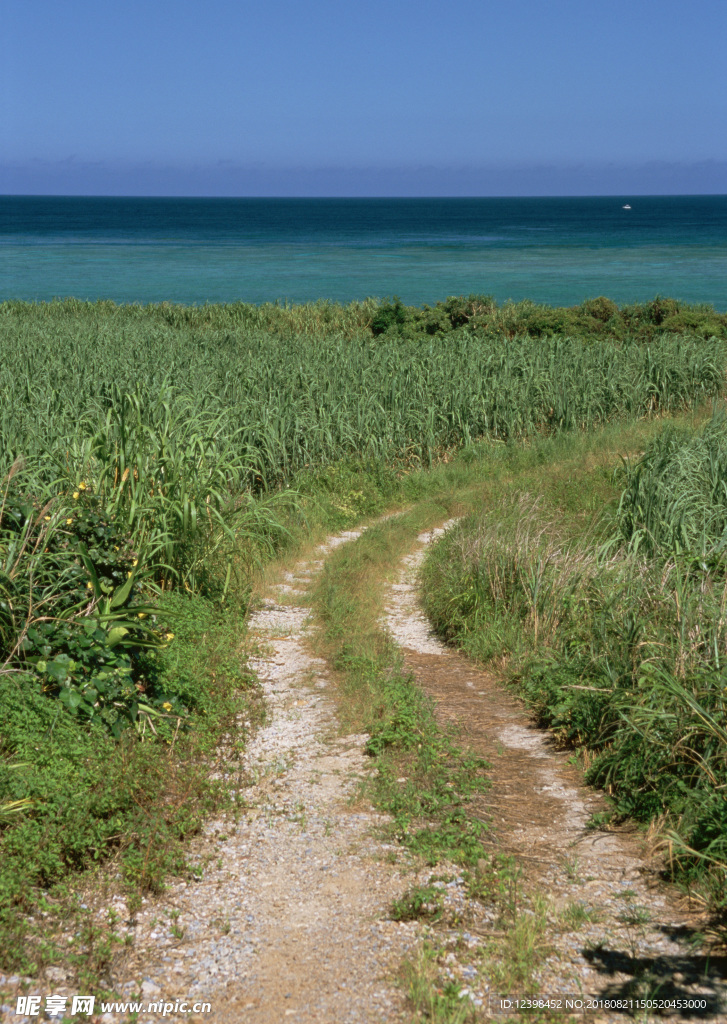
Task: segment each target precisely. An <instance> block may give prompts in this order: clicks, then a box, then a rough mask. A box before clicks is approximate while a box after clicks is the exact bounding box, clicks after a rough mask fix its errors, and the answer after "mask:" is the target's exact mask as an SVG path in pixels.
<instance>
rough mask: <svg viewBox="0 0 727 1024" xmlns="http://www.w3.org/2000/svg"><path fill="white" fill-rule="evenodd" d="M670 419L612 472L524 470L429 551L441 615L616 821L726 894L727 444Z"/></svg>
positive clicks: (720, 905)
mask: <svg viewBox="0 0 727 1024" xmlns="http://www.w3.org/2000/svg"><path fill="white" fill-rule="evenodd" d="M726 446H727V426H725V423H724V421H723V419H722V418H720V417H719V416H717V417H716V418H715V419H713V420H712V421H710V422H708V423H707V424H706V425H705V426H703V427H701V428H699V429H696V430H695V429H694V427H688V426H686V425H684V426H681V427H678V428H677V427H672V426H667V427H666V428H665V429H664V430H663V431H662V432H660V433H658V434H657V435H656V436H655V437H653V438H652V439H651V440H650V441H648V442H647V443H645V444H643V445H638V446H635V447H634V448H632V449H631V451H635V452H636V453H638V454H637V455H636V456H634V457H632V459H631V460H630V461H627V462H626V463H625V465H624V466H623V468H622V469H620V470H619V469H618V467H616V469H617V471H616V472H615V474H614V473H613V472H612V473H611V475H610V476H608V477H607V476H605V475H604V473H603V469H602V468H601V467H599V466H590V467H589V466H588V465H587V464H583V465H582V467H581V470H580V472H578V473H577V474H574V476H573V477H572V478H571V479H568V480H565V479H564V473H563V469H564V467H563V466H562V465H561V466H560V467H558V470H557V472H556V475H555V476H553V475H551V474H550V473H549V472H541V473H539V474H530V475H528V474H524V475H522V476H521V477H520V478H519V479H517V480H514V481H512V483H511V484H510V486H509V487H506V488H504V489H502V490H501V491H500V493H499V495H498V496H497V497H496V498H493V499H491V500H487V499H486V500H485V502H484V503H483V505H484V507H483V509H481V510H480V511H478V512H477V513H475V514H474V515H472V516H471V517H470V518H469V519H467V520H466V521H464V522H462V523H461V525H460V526H459V527H458V528H456V529H455V530H453V531H451V532H450V533H449V534H448V536H447V537H446V538H445V539H444V540H443V541H442V542H441V543H440V544H439V545H438V546H437V547H436V548H435V549H434V550H433V551H432V552H431V553H430V555H429V559H428V563H427V565H426V567H425V571H424V575H423V579H424V590H425V599H426V605H427V609H428V611H429V614H430V616H431V618H432V619H433V621H434V622H435V624H436V625H437V627H438V628H439V629H440V631H441V632H443V633H444V634H445V635H446V636H447V637H448V638H450V639H452V640H454V641H455V642H456V643H458V644H459V645H461V646H462V647H463V648H464V649H465V650H467V651H468V652H469V653H470V654H472V655H473V656H475V657H477V658H478V659H480V660H482V661H485V662H494V663H496V664H499V665H500V666H502V667H503V668H504V671H505V674H506V676H507V677H508V678H509V679H510V680H511V681H512V684H513V685H514V686H516V688H517V689H518V691H519V692H520V693H521V694H522V695H523V696H524V697H525V698H526V700H527V701H528V703H529V704H530V706H531V707H532V708H533V709H534V710H535V712H536V713H537V715H538V717H539V718H540V720H541V722H542V723H543V724H544V725H548V726H550V727H551V728H552V729H554V730H555V731H556V733H557V735H558V736H559V737H560V740H561V741H562V742H563V743H564V744H570V745H572V746H575V747H576V748H578V749H581V750H583V751H584V752H585V753H586V758H587V760H586V763H587V776H586V777H587V779H588V780H589V781H591V782H592V783H593V784H595V785H598V786H600V787H602V788H604V789H605V790H606V791H607V793H609V794H610V796H611V798H612V801H613V807H614V815H615V816H617V817H621V818H623V817H627V816H630V817H632V818H636V819H637V820H638V821H640V822H642V823H644V824H648V823H650V822H657V823H658V825H659V828H660V831H661V835H662V849H664V850H665V852H666V854H667V867H668V870H669V871H670V872H671V874H672V877H674V878H675V879H677V880H680V881H681V882H683V883H684V884H686V885H688V886H689V887H690V889H691V891H692V892H693V893H694V894H695V895H698V896H699V897H700V898H702V899H704V900H706V901H707V903H708V905H709V906H710V907H711V909H712V910H714V911H715V912H717V913H719V914H722V913H724V909H725V906H726V905H727V903H726V900H727V847H726V846H725V841H724V836H725V834H726V826H727V819H726V818H725V802H724V795H723V790H724V787H725V785H727V774H726V773H727V757H726V754H725V752H726V751H727V733H725V731H724V727H723V722H724V713H725V699H726V698H725V694H726V693H727V690H725V686H724V682H725V679H724V676H723V665H724V661H725V635H724V607H725V594H726V593H727V591H725V574H724V559H723V553H722V544H723V538H724V530H725V525H724V524H725V517H724V511H723V500H724V499H723V490H724V484H723V483H722V481H723V480H724V472H723V464H724V463H723V461H722V460H723V458H724V456H723V450H727V447H726Z"/></svg>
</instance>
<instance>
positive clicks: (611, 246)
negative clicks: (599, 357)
mask: <svg viewBox="0 0 727 1024" xmlns="http://www.w3.org/2000/svg"><path fill="white" fill-rule="evenodd" d="M626 206H629V207H630V209H625V208H624V207H626ZM475 292H477V293H482V294H488V295H494V296H495V298H496V299H497V300H498V301H500V302H503V301H505V300H507V299H514V300H518V299H524V298H529V299H533V300H534V301H536V302H546V303H552V304H567V305H571V304H575V303H579V302H582V301H583V300H584V299H586V298H589V297H593V296H595V295H607V296H609V297H610V298H612V299H614V300H616V301H617V302H619V303H624V302H633V301H644V300H647V299H650V298H653V297H654V295H656V294H661V295H669V296H673V297H675V298H679V299H683V300H686V301H688V302H707V303H712V304H713V305H714V306H716V307H717V309H719V310H726V309H727V196H646V197H645V196H641V197H639V196H631V197H629V196H622V197H612V196H609V197H599V198H582V197H579V198H552V199H551V198H547V199H542V198H538V199H178V198H168V199H165V198H149V199H140V198H101V197H89V198H78V197H68V198H64V197H56V196H53V197H51V196H48V197H18V196H6V197H0V299H29V300H47V299H52V298H55V297H65V296H75V297H77V298H81V299H114V300H116V301H117V302H140V303H146V302H164V301H167V302H183V303H205V302H232V301H237V300H243V301H246V302H270V301H275V300H282V301H285V300H287V301H290V302H305V301H309V300H315V299H332V300H337V301H340V302H348V301H350V300H352V299H363V298H366V297H367V296H377V297H380V298H381V297H385V296H394V295H398V296H399V297H400V298H401V299H402V300H403V301H404V302H407V303H415V304H421V303H424V302H429V303H431V302H435V301H437V300H438V299H442V298H445V297H446V296H447V295H461V294H469V293H475Z"/></svg>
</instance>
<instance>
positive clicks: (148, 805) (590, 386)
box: [0, 297, 727, 973]
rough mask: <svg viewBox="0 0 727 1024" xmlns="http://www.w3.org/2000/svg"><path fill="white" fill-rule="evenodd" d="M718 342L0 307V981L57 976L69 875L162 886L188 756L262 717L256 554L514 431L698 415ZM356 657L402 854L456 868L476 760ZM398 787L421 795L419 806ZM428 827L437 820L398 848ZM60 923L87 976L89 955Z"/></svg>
mask: <svg viewBox="0 0 727 1024" xmlns="http://www.w3.org/2000/svg"><path fill="white" fill-rule="evenodd" d="M726 341H727V318H725V316H724V315H722V314H717V313H715V312H714V311H713V310H711V309H708V308H706V307H704V308H703V307H699V308H695V307H686V306H681V305H679V304H678V303H673V302H671V301H670V300H661V299H660V300H655V302H654V303H650V304H647V305H644V306H639V307H632V308H630V309H623V310H618V309H617V308H616V307H613V304H609V303H608V300H594V302H593V303H591V304H584V306H583V307H577V308H576V309H574V310H551V309H549V308H548V307H537V306H533V305H532V304H528V303H521V304H518V305H511V306H505V307H500V308H498V307H496V306H495V304H494V303H493V302H492V301H491V300H489V299H487V298H481V297H470V298H468V299H450V300H447V302H445V303H440V304H438V305H437V306H436V307H433V308H431V309H424V310H413V309H411V308H410V307H403V306H402V305H401V304H400V303H396V302H393V303H384V304H378V303H374V302H367V303H361V304H354V305H352V306H347V307H339V306H335V305H332V304H327V303H320V304H315V305H311V306H302V307H290V308H286V307H279V306H267V307H266V306H263V307H255V306H249V305H244V304H235V305H230V306H222V307H217V306H211V307H201V308H186V307H175V306H168V305H165V304H163V305H161V306H153V307H134V306H115V305H114V304H113V303H95V304H91V303H80V302H77V301H75V300H66V301H63V302H54V303H48V304H39V305H33V304H24V303H4V304H0V344H1V345H2V351H3V360H2V363H1V364H0V396H2V401H1V402H0V836H1V838H0V948H2V949H3V950H4V955H3V962H2V963H0V969H2V968H6V969H12V970H21V971H23V972H26V973H33V972H34V971H36V970H38V969H40V968H41V967H42V966H43V965H44V964H46V963H50V962H56V959H57V957H58V956H60V955H61V953H60V952H59V948H58V945H57V943H56V939H55V938H54V929H53V928H52V927H50V926H49V925H48V920H49V919H55V918H58V919H59V920H60V919H61V918H62V917H63V915H64V914H66V915H74V914H75V915H77V914H79V913H81V911H80V910H79V909H78V906H79V904H78V901H77V900H75V897H74V896H73V890H74V886H76V885H77V880H78V879H79V878H80V877H81V876H82V875H83V873H84V872H88V871H92V870H95V869H96V868H97V867H98V865H101V864H104V863H106V862H111V863H113V864H114V870H116V871H117V872H118V875H119V878H120V880H121V883H120V884H123V885H125V886H126V887H127V889H128V891H129V893H131V894H132V896H133V894H137V896H138V894H139V893H140V892H143V891H144V890H145V889H155V888H159V887H160V886H161V885H163V879H164V875H165V873H166V872H168V871H170V870H180V869H181V867H182V865H183V863H184V854H183V850H184V846H183V843H184V840H185V838H186V837H188V836H189V835H190V834H192V833H193V832H194V831H195V830H196V829H197V828H198V827H199V823H200V821H201V820H202V818H203V816H204V814H205V813H207V811H208V810H209V809H210V808H211V807H213V806H219V805H220V804H219V801H223V800H224V799H226V797H225V793H224V791H223V788H222V787H219V786H217V787H216V786H215V785H213V784H211V783H210V782H209V772H208V760H209V758H210V757H212V756H213V754H212V752H213V751H214V750H216V749H217V747H218V745H219V743H220V741H221V739H222V737H223V736H225V735H228V734H229V732H230V730H231V728H232V724H233V723H234V722H235V721H237V720H239V718H240V717H242V718H243V719H246V720H248V721H254V719H255V715H256V714H257V713H258V711H257V699H256V690H255V683H254V680H253V679H252V678H251V676H250V675H249V674H248V673H247V671H246V669H245V656H246V652H245V649H244V643H242V644H241V643H240V642H239V641H238V640H237V639H235V636H236V634H238V633H239V632H240V629H239V627H240V624H241V623H242V622H243V621H244V616H245V613H246V610H247V605H248V602H249V598H250V594H251V591H252V586H253V581H254V578H255V574H256V572H257V571H258V570H259V569H260V567H261V566H262V565H263V564H265V562H267V561H268V560H269V559H271V558H272V557H274V556H275V555H276V554H279V553H280V552H281V551H284V550H286V549H289V548H290V547H292V546H293V545H294V544H295V543H297V541H298V540H299V539H300V538H301V537H302V536H304V535H305V534H306V533H310V531H314V530H316V529H324V528H325V529H336V528H340V527H344V526H348V525H352V524H353V523H355V522H357V521H359V520H361V519H362V518H365V517H367V516H373V515H375V514H377V513H379V512H382V511H384V509H386V508H387V507H391V506H392V505H394V504H396V503H397V502H401V501H404V500H406V499H407V497H411V496H412V495H416V494H420V495H423V494H425V492H426V487H427V486H428V485H427V484H426V483H424V481H425V480H426V479H427V474H418V473H416V472H415V471H416V470H419V469H421V468H427V467H430V466H434V465H437V464H439V463H446V462H447V461H448V460H451V459H452V458H453V456H454V455H455V453H457V452H458V451H460V450H461V451H462V455H461V457H460V458H459V459H458V460H457V463H456V465H458V466H459V467H460V468H463V469H466V468H467V467H470V468H469V469H467V472H470V471H471V467H472V466H474V465H475V464H477V463H479V462H481V461H482V460H485V461H487V460H489V459H491V458H496V459H497V458H499V457H500V456H499V455H497V456H493V455H492V453H493V452H494V451H495V449H497V450H498V451H499V450H500V449H502V450H506V451H507V452H509V453H511V454H512V453H515V452H517V451H519V450H520V449H519V447H518V445H519V443H520V442H524V441H526V440H527V439H528V438H538V437H545V438H552V437H556V436H559V435H560V434H562V433H563V432H566V431H573V430H575V429H582V430H586V429H588V428H593V427H597V426H599V425H601V424H603V423H605V422H607V421H609V420H613V419H620V418H629V417H630V418H634V417H643V416H651V417H653V416H656V415H664V414H667V413H676V412H679V411H681V410H684V409H687V408H690V407H692V406H695V405H698V404H700V403H703V402H704V401H707V400H710V399H713V398H715V397H716V396H718V395H719V394H720V393H721V392H722V389H723V382H724V362H725V343H726ZM480 439H485V441H480ZM493 444H494V447H493ZM538 450H540V449H538ZM513 457H514V456H513ZM418 488H424V490H423V491H422V490H418ZM624 516H626V513H625V512H624ZM621 522H622V524H623V523H626V522H627V519H626V518H623V520H622V521H621ZM624 528H625V527H624ZM639 529H640V527H639ZM640 543H641V542H640ZM659 543H662V542H661V541H659ZM619 544H620V545H621V548H623V550H624V551H626V550H627V549H628V550H630V548H629V545H631V547H634V545H635V542H634V543H632V541H631V539H630V538H629V537H626V536H625V535H623V536H622V537H621V540H620V541H619ZM617 547H618V545H617ZM615 550H616V549H614V552H615ZM619 550H621V549H620V548H619ZM641 550H642V551H643V552H644V554H643V555H639V556H638V557H646V554H645V552H646V548H645V547H643V544H641ZM611 557H612V558H616V557H620V558H622V559H626V558H627V557H632V556H631V555H628V556H627V555H626V554H622V555H618V556H617V555H616V554H615V553H614V554H612V555H611ZM633 557H636V556H633ZM649 557H656V556H651V555H650V556H649ZM665 564H666V563H665ZM679 571H681V569H680V570H679ZM330 614H331V615H332V613H330ZM331 622H333V618H332V619H331ZM331 628H333V627H331ZM331 642H332V640H331ZM371 642H372V644H373V646H372V647H371V648H370V649H367V650H366V651H364V653H363V654H361V652H360V651H358V650H357V651H353V652H351V651H349V652H348V653H346V652H345V651H341V652H339V654H338V655H337V657H339V659H342V660H343V661H346V659H347V658H348V659H349V661H350V665H349V669H350V671H351V673H354V674H355V673H359V677H358V678H359V682H358V683H357V684H356V686H355V687H352V690H351V693H353V691H354V690H357V691H361V690H362V689H366V688H367V687H373V688H374V690H376V692H379V691H378V689H377V688H379V686H380V685H383V684H382V683H381V680H382V679H383V678H384V676H385V675H386V673H389V675H390V682H391V685H390V687H389V690H388V691H386V692H384V691H383V690H382V691H381V693H380V695H379V698H377V699H379V701H380V708H381V709H382V710H381V712H380V715H379V719H378V720H377V723H374V724H375V725H376V727H375V728H373V731H372V740H371V743H372V745H373V746H372V753H374V754H376V755H377V756H380V757H381V758H382V761H381V764H382V779H384V780H385V779H386V776H387V771H388V769H386V767H385V766H386V765H387V764H388V763H389V761H387V758H393V760H392V761H391V765H392V768H391V770H392V771H393V766H394V765H395V763H396V761H397V759H398V758H400V757H405V759H406V758H413V761H412V769H411V772H412V774H411V779H412V785H411V787H410V788H411V793H409V795H408V796H406V797H405V799H404V803H402V804H401V806H399V804H397V801H398V800H400V797H401V794H400V787H399V788H397V786H398V784H397V785H394V784H393V783H392V786H391V789H390V794H389V796H388V797H387V798H386V799H387V800H388V804H387V809H389V810H390V811H391V813H392V814H393V815H394V818H395V819H396V820H397V822H398V823H399V826H398V827H399V828H400V831H401V834H402V838H404V839H405V841H406V842H407V843H409V844H412V845H413V846H416V845H417V844H418V847H420V852H421V853H422V854H423V855H424V856H429V855H431V856H432V857H435V856H436V855H437V850H438V849H439V845H438V844H440V840H441V842H442V843H444V844H445V846H447V847H448V848H449V847H451V845H452V842H453V837H456V836H459V838H458V839H457V842H459V843H460V848H461V857H462V858H463V859H464V862H471V860H472V858H473V857H475V853H476V852H477V849H476V847H477V843H478V842H479V840H478V829H479V828H480V826H479V825H477V824H476V823H472V824H471V825H470V824H467V821H469V819H463V818H461V813H462V811H461V806H462V804H461V800H462V798H463V797H464V796H465V795H466V789H467V786H468V785H470V783H469V782H468V781H467V780H468V779H469V778H470V777H471V778H472V779H473V780H477V779H479V777H480V775H481V767H482V766H475V765H473V764H471V763H470V762H469V761H467V759H466V756H465V755H464V754H462V755H461V757H464V758H465V759H464V760H461V757H460V754H457V753H455V747H452V746H451V744H452V743H454V740H453V739H452V738H451V737H446V736H441V735H438V736H437V737H436V738H435V734H434V731H432V729H431V728H430V725H431V721H432V719H431V709H429V708H428V706H427V704H426V702H425V701H423V700H422V698H421V696H420V695H419V694H418V692H417V691H416V690H415V688H414V687H413V685H412V684H411V683H409V682H407V681H406V679H405V678H404V677H401V678H398V677H396V676H395V675H394V676H391V674H390V668H391V665H390V658H391V652H390V651H388V650H387V649H384V648H379V646H378V645H379V643H380V641H379V640H378V639H376V640H375V641H374V640H372V641H371ZM717 650H718V651H719V650H720V648H719V644H718V647H717ZM719 657H720V658H721V657H722V655H721V654H719ZM357 659H359V660H357ZM381 659H383V660H381ZM382 673H383V675H382ZM351 678H353V675H352V676H351ZM680 678H681V677H680ZM397 679H398V681H397ZM372 680H373V682H372ZM385 689H386V688H384V690H385ZM351 699H352V700H354V698H353V697H352V698H351ZM412 736H429V737H430V738H429V739H427V740H426V742H424V741H421V742H420V741H418V742H417V744H416V745H415V746H411V744H412V742H413V741H412V739H411V737H412ZM407 744H410V746H409V747H407ZM374 748H376V749H374ZM450 757H451V765H452V767H451V772H452V775H451V777H447V778H446V779H445V778H444V776H442V775H441V770H440V769H441V765H443V764H444V762H445V761H446V760H447V759H448V758H450ZM435 765H438V766H440V767H438V768H437V770H436V772H435V773H434V774H433V775H431V774H429V775H428V774H427V773H431V772H432V771H433V770H434V767H433V766H435ZM473 769H476V770H473ZM397 770H398V768H397ZM449 783H451V785H449ZM383 784H384V783H383V782H382V785H383ZM420 784H421V785H420ZM471 784H472V785H479V782H476V781H473V782H472V783H471ZM416 787H419V788H418V789H416ZM419 791H421V797H420V798H421V799H422V800H424V799H425V796H424V795H425V794H434V796H432V797H431V799H432V800H433V801H434V803H433V804H432V807H431V808H429V809H428V808H427V807H425V806H423V805H422V806H421V807H420V808H419V809H418V810H417V812H416V813H414V811H413V810H412V809H411V807H410V806H409V803H407V801H409V800H410V799H412V800H413V799H414V796H415V795H416V794H417V793H418V792H419ZM382 792H383V790H382ZM382 799H383V797H382ZM426 799H430V798H429V797H426ZM431 809H434V810H436V813H437V815H440V817H439V818H437V820H438V821H441V827H440V825H437V826H436V828H435V829H434V830H432V829H431V828H427V829H426V834H424V833H422V834H421V835H420V834H419V832H418V831H417V827H416V822H417V821H418V820H419V818H420V817H421V815H422V814H423V815H424V816H425V817H426V815H427V814H428V813H429V810H431ZM420 812H421V813H420ZM462 823H464V825H463V827H462V828H460V825H462ZM437 830H439V832H438V831H437ZM442 830H443V831H442ZM447 830H449V831H447ZM440 832H441V835H440V834H439V833H440ZM690 835H691V834H690ZM417 836H419V838H417ZM685 842H688V845H690V848H692V847H693V848H695V849H696V847H694V842H693V839H692V838H688V840H685ZM427 844H429V846H430V847H431V854H428V853H427V850H426V849H425V846H426V845H427ZM699 849H700V850H702V851H703V852H705V851H706V855H707V856H709V857H712V856H714V855H716V854H715V851H717V853H719V850H717V848H716V847H713V846H705V847H700V848H699ZM468 851H470V852H468ZM720 855H721V854H720ZM689 856H692V855H691V854H689ZM468 858H469V861H468V860H467V859H468ZM475 860H476V857H475ZM74 901H75V902H74ZM132 902H133V900H132ZM74 907H75V908H76V909H73V908H74ZM43 915H50V918H46V917H44V916H43ZM74 920H76V918H74ZM72 930H73V929H72ZM75 932H76V934H77V935H78V936H79V938H78V940H77V949H76V947H73V949H76V953H74V955H77V957H78V962H79V963H81V962H86V963H88V962H90V961H89V952H88V951H89V942H90V943H91V944H92V945H93V943H94V942H96V945H98V942H97V941H96V939H95V938H93V936H91V938H89V937H88V935H87V933H86V932H84V930H83V928H81V927H78V928H76V929H75ZM84 936H85V937H84ZM54 943H56V944H55V945H54ZM63 955H64V956H66V955H70V954H67V953H64V954H63ZM102 960H103V957H102V956H99V968H98V969H99V970H100V969H101V967H100V964H101V961H102Z"/></svg>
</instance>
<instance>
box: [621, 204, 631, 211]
mask: <svg viewBox="0 0 727 1024" xmlns="http://www.w3.org/2000/svg"><path fill="white" fill-rule="evenodd" d="M621 209H622V210H630V209H631V207H630V206H629V204H628V203H626V205H625V206H622V207H621Z"/></svg>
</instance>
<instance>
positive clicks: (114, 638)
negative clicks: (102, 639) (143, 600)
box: [106, 626, 129, 647]
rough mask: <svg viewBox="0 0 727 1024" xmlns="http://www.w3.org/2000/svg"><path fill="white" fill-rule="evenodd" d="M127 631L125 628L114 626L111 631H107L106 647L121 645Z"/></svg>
mask: <svg viewBox="0 0 727 1024" xmlns="http://www.w3.org/2000/svg"><path fill="white" fill-rule="evenodd" d="M128 632H129V630H128V629H127V628H126V626H114V628H113V629H110V630H109V631H108V636H107V640H106V644H107V646H108V647H115V646H116V644H119V643H121V641H122V640H123V639H124V637H125V636H127V634H128Z"/></svg>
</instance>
